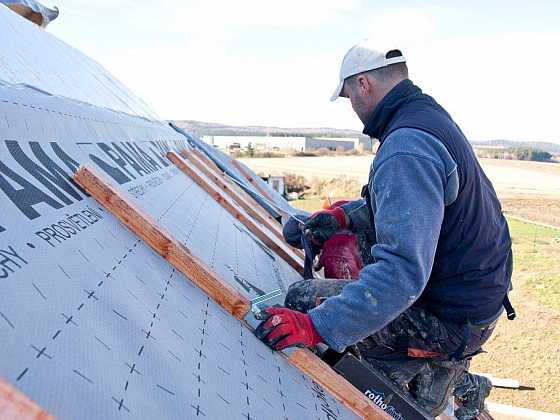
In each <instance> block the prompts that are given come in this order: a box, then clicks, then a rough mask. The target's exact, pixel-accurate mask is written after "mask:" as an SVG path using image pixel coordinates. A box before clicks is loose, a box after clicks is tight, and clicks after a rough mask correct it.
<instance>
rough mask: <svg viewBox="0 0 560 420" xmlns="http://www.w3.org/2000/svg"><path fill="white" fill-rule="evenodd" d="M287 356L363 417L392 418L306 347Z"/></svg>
mask: <svg viewBox="0 0 560 420" xmlns="http://www.w3.org/2000/svg"><path fill="white" fill-rule="evenodd" d="M287 357H288V360H289V362H290V363H291V364H292V365H294V366H295V367H297V368H298V369H299V370H301V371H302V372H304V373H305V374H307V376H309V377H310V378H313V380H314V381H315V382H317V383H318V384H321V386H322V387H323V388H325V389H326V390H327V391H329V392H330V393H331V394H332V395H334V397H335V398H336V399H337V400H339V401H341V402H343V403H344V405H346V406H347V407H348V408H350V409H351V410H352V411H354V412H355V413H356V414H359V415H360V416H362V418H364V419H368V420H369V419H371V420H377V419H380V420H381V419H386V420H390V419H392V417H391V416H389V415H388V414H386V413H385V412H384V411H382V410H381V409H380V408H378V407H377V406H374V405H373V403H372V402H371V401H370V399H369V398H368V397H366V396H365V395H364V394H362V393H361V392H360V391H359V390H358V389H357V388H356V387H354V385H352V384H351V383H350V382H348V381H347V380H346V379H345V378H344V377H343V376H342V375H339V374H338V373H336V372H335V371H334V370H333V369H332V368H331V367H330V366H329V365H327V364H326V363H325V362H323V361H322V360H321V359H319V357H318V356H317V355H316V354H315V353H313V352H311V351H310V350H308V349H296V350H295V351H293V352H292V353H291V354H290V355H289V356H287Z"/></svg>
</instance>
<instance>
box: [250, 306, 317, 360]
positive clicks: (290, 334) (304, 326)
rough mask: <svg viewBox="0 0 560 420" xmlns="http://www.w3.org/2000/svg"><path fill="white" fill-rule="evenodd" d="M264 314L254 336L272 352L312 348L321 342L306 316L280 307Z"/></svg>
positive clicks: (269, 309) (271, 308)
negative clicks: (264, 317)
mask: <svg viewBox="0 0 560 420" xmlns="http://www.w3.org/2000/svg"><path fill="white" fill-rule="evenodd" d="M264 312H266V319H265V320H264V321H262V322H261V323H260V324H259V326H258V327H257V329H256V330H255V335H256V336H257V337H258V338H259V339H260V340H262V342H263V343H265V344H266V345H267V346H268V347H270V348H272V349H274V350H283V349H285V348H287V347H296V346H297V347H312V346H314V345H316V344H318V343H320V342H321V341H323V340H322V338H321V336H319V334H318V333H317V331H316V330H315V327H314V326H313V323H312V322H311V318H310V317H309V315H308V314H304V313H301V312H297V311H292V310H291V309H288V308H282V307H270V308H267V309H265V311H264Z"/></svg>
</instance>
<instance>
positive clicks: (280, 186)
mask: <svg viewBox="0 0 560 420" xmlns="http://www.w3.org/2000/svg"><path fill="white" fill-rule="evenodd" d="M261 178H262V180H263V181H265V182H266V183H267V184H268V185H270V187H271V188H272V189H273V190H274V191H276V192H277V193H279V194H281V195H284V194H285V193H286V181H285V177H283V176H275V175H269V176H263V177H261Z"/></svg>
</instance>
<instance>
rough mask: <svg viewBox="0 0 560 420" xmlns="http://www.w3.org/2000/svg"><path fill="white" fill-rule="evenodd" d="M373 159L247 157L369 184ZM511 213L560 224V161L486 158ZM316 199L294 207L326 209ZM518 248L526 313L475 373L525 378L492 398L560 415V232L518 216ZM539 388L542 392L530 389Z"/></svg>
mask: <svg viewBox="0 0 560 420" xmlns="http://www.w3.org/2000/svg"><path fill="white" fill-rule="evenodd" d="M371 160H372V157H371V156H349V157H342V158H340V157H320V158H308V157H306V158H283V159H252V160H245V162H246V163H248V164H249V166H251V167H252V168H253V169H254V170H256V171H258V172H265V173H271V174H274V173H285V172H292V173H296V174H301V175H304V176H307V177H309V178H310V179H311V178H313V177H320V178H336V177H339V176H340V175H341V174H344V175H347V176H350V177H354V178H355V179H357V180H359V181H360V182H361V183H365V182H366V181H367V174H368V170H369V165H370V162H371ZM481 164H482V166H483V168H484V170H485V172H486V173H487V175H488V177H489V178H490V180H491V181H492V183H493V184H494V186H495V188H496V190H497V192H498V195H499V197H500V200H501V202H502V206H503V209H504V211H505V212H506V213H507V214H510V215H513V216H516V217H521V218H524V219H529V220H532V221H537V222H542V223H546V224H549V225H555V226H560V164H542V163H535V162H518V161H499V160H491V159H482V160H481ZM321 201H322V200H321V199H320V198H319V197H314V198H312V199H309V200H299V201H296V202H293V204H294V205H295V206H297V207H300V208H305V209H306V210H309V211H314V210H316V209H318V208H319V207H320V205H321ZM509 224H510V230H511V234H512V238H513V248H514V274H513V284H514V290H513V292H512V293H511V296H510V297H511V300H512V302H513V304H514V306H515V307H516V310H517V313H518V316H517V319H515V320H514V321H508V320H507V319H505V318H504V319H502V320H501V321H500V323H499V325H498V327H497V329H496V331H495V333H494V335H493V336H492V337H491V339H490V341H489V342H488V343H487V345H486V346H485V349H486V351H487V353H486V354H482V355H480V356H478V357H477V358H476V359H475V361H474V362H473V364H472V368H471V369H472V370H473V371H475V372H486V373H490V374H492V375H494V376H496V377H501V378H511V379H517V380H519V381H520V383H521V384H522V385H523V386H524V387H526V388H524V389H521V390H508V389H499V388H496V389H494V390H493V392H492V394H491V397H490V400H491V401H493V402H497V403H502V404H508V405H513V406H518V407H525V408H530V409H533V410H542V411H548V412H552V413H560V265H559V264H558V257H559V256H560V230H559V229H550V228H546V227H542V226H538V225H535V224H529V223H524V222H520V221H518V220H514V219H510V220H509ZM530 388H534V390H532V389H530Z"/></svg>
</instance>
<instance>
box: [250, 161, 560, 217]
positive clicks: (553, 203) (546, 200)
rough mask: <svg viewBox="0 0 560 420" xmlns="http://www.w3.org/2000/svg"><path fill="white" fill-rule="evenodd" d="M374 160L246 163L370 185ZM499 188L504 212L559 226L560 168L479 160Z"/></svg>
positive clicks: (276, 171)
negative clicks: (345, 177) (370, 169)
mask: <svg viewBox="0 0 560 420" xmlns="http://www.w3.org/2000/svg"><path fill="white" fill-rule="evenodd" d="M372 160H373V156H369V155H368V156H342V157H340V156H323V157H293V158H268V159H262V158H261V159H243V162H244V163H246V164H248V165H249V166H250V167H251V168H252V169H253V170H255V171H257V172H262V173H265V174H272V175H280V174H283V173H295V174H298V175H303V176H305V177H306V178H308V179H309V180H311V179H313V178H337V177H339V176H340V175H345V176H347V177H351V178H354V179H356V180H357V181H358V182H360V183H361V184H365V183H366V182H367V178H368V174H369V167H370V165H371V162H372ZM480 162H481V165H482V167H483V169H484V171H485V173H486V174H487V176H488V178H489V179H490V181H492V184H493V185H494V187H495V188H496V191H497V193H498V196H499V197H500V200H501V201H502V205H503V208H504V211H505V212H506V213H508V214H512V215H515V216H518V217H522V218H525V219H529V220H534V221H538V222H542V223H547V224H552V225H555V226H560V164H559V163H540V162H523V161H513V160H498V159H480Z"/></svg>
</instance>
